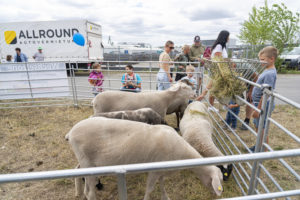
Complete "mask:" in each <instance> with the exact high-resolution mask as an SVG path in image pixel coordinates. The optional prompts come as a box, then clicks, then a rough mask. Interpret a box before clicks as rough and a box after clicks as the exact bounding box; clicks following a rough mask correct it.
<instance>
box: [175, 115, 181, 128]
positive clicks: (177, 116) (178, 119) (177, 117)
mask: <svg viewBox="0 0 300 200" xmlns="http://www.w3.org/2000/svg"><path fill="white" fill-rule="evenodd" d="M176 119H177V127H178V130H179V121H180V113H179V112H176Z"/></svg>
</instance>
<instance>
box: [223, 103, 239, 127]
mask: <svg viewBox="0 0 300 200" xmlns="http://www.w3.org/2000/svg"><path fill="white" fill-rule="evenodd" d="M230 110H231V111H232V112H233V113H234V114H235V115H237V116H238V115H239V113H240V107H236V108H231V109H230ZM225 121H226V123H227V124H228V125H229V126H230V125H231V127H232V128H233V129H235V128H236V124H237V119H236V117H235V116H234V115H233V114H231V113H230V112H229V111H228V112H227V115H226V120H225Z"/></svg>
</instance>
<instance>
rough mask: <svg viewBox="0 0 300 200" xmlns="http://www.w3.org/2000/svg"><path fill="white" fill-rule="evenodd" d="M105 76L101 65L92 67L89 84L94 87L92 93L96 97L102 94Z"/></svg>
mask: <svg viewBox="0 0 300 200" xmlns="http://www.w3.org/2000/svg"><path fill="white" fill-rule="evenodd" d="M103 79H104V76H103V73H102V72H101V65H100V64H99V63H94V64H93V65H92V71H91V73H90V75H89V78H88V81H89V83H90V84H91V85H92V86H94V87H93V88H92V93H93V94H94V95H95V96H96V95H97V94H98V93H99V92H102V91H103V89H102V87H101V86H102V84H103V81H104V80H103Z"/></svg>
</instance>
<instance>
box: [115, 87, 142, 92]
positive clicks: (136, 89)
mask: <svg viewBox="0 0 300 200" xmlns="http://www.w3.org/2000/svg"><path fill="white" fill-rule="evenodd" d="M120 90H121V91H125V92H140V91H141V89H140V88H132V89H131V88H126V87H121V89H120Z"/></svg>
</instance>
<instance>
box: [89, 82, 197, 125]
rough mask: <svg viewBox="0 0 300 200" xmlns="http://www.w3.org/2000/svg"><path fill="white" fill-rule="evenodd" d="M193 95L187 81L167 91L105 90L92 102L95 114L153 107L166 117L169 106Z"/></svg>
mask: <svg viewBox="0 0 300 200" xmlns="http://www.w3.org/2000/svg"><path fill="white" fill-rule="evenodd" d="M193 96H194V92H193V90H192V88H191V87H189V86H188V85H187V84H186V83H183V82H178V83H176V84H174V85H172V87H171V88H169V89H168V90H165V91H156V92H140V93H131V92H122V91H105V92H102V93H100V94H98V95H97V96H96V97H95V98H94V99H93V101H92V104H93V109H94V114H95V115H96V114H98V113H102V112H112V111H123V110H136V109H140V108H152V109H153V110H154V111H155V112H157V113H158V114H159V115H160V116H161V117H162V118H163V119H164V117H165V115H166V112H167V109H168V107H169V106H170V105H171V104H172V103H173V102H181V100H182V99H189V98H192V97H193ZM173 112H174V111H173Z"/></svg>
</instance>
